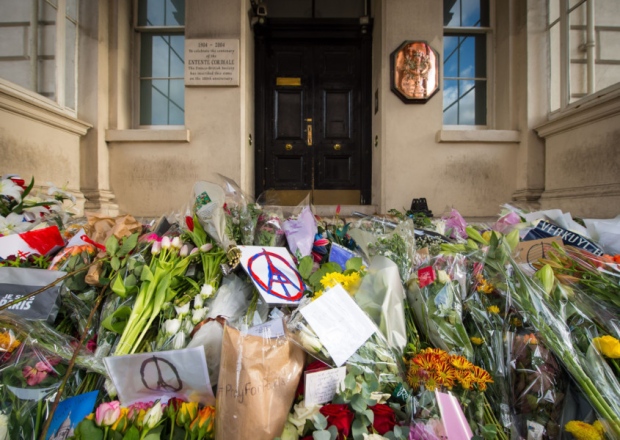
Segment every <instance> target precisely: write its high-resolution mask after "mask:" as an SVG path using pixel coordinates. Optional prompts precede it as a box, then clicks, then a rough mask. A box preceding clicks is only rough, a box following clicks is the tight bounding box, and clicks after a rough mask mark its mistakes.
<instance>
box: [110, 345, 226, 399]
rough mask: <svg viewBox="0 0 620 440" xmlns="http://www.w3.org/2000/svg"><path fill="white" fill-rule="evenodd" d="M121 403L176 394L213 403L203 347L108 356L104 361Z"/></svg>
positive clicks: (170, 396)
mask: <svg viewBox="0 0 620 440" xmlns="http://www.w3.org/2000/svg"><path fill="white" fill-rule="evenodd" d="M103 361H104V363H105V367H106V370H107V371H108V374H109V375H110V377H111V378H112V381H113V382H114V386H115V387H116V391H117V392H118V397H119V400H120V401H121V404H122V405H123V406H129V405H131V404H132V403H135V402H149V401H153V400H157V399H161V400H162V402H163V403H165V402H167V401H168V400H169V399H171V398H172V397H178V398H181V399H183V400H187V401H190V402H199V403H202V404H203V405H214V404H215V396H214V395H213V389H212V388H211V382H210V380H209V373H208V370H207V359H206V357H205V351H204V348H203V347H194V348H185V349H183V350H170V351H159V352H153V353H140V354H130V355H127V356H110V357H107V358H105V359H104V360H103Z"/></svg>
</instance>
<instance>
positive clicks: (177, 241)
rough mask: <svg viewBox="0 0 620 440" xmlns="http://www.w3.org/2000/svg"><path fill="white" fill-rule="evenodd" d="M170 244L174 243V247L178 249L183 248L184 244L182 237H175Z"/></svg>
mask: <svg viewBox="0 0 620 440" xmlns="http://www.w3.org/2000/svg"><path fill="white" fill-rule="evenodd" d="M170 244H171V245H172V247H173V248H176V249H181V246H182V245H183V243H182V242H181V238H180V237H174V238H173V239H172V241H171V242H170Z"/></svg>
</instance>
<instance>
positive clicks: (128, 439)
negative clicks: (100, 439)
mask: <svg viewBox="0 0 620 440" xmlns="http://www.w3.org/2000/svg"><path fill="white" fill-rule="evenodd" d="M123 440H140V431H138V428H136V427H135V426H133V425H131V426H130V427H129V429H128V430H127V431H126V432H125V436H124V437H123Z"/></svg>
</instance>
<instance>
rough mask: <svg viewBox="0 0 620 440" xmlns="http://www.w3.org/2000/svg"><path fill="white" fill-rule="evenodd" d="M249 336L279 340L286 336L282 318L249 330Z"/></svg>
mask: <svg viewBox="0 0 620 440" xmlns="http://www.w3.org/2000/svg"><path fill="white" fill-rule="evenodd" d="M248 334H250V335H254V336H262V337H263V338H277V337H278V336H284V325H283V324H282V318H278V319H272V320H271V321H267V322H265V323H264V324H259V325H255V326H254V327H252V328H250V329H249V330H248Z"/></svg>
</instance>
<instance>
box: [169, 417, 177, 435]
mask: <svg viewBox="0 0 620 440" xmlns="http://www.w3.org/2000/svg"><path fill="white" fill-rule="evenodd" d="M174 425H176V423H174V418H173V419H172V427H171V428H170V440H172V437H173V436H174Z"/></svg>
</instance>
